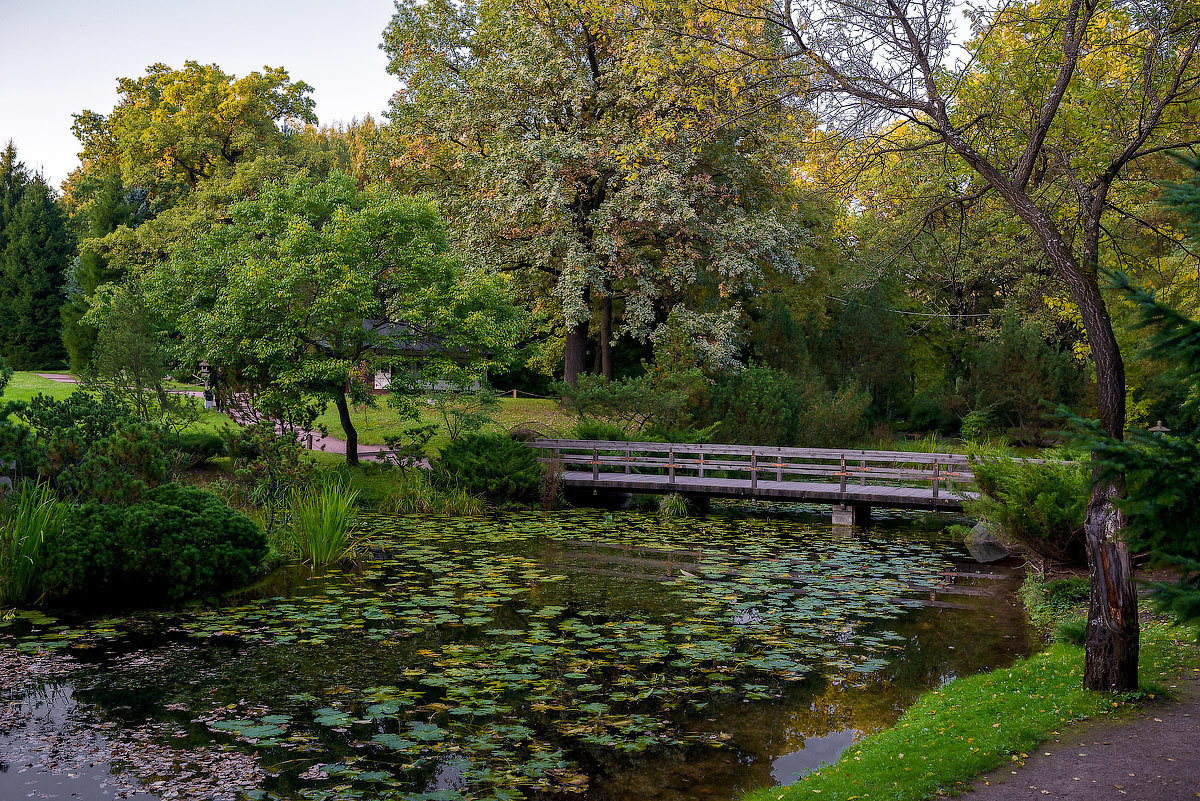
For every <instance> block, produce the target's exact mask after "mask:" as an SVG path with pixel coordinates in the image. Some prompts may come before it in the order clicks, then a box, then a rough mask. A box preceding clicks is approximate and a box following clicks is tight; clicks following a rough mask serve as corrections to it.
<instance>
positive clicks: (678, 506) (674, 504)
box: [658, 492, 690, 518]
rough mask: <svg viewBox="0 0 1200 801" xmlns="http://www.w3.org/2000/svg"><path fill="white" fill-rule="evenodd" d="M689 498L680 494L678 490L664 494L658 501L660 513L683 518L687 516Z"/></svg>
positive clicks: (669, 516) (663, 515) (664, 515)
mask: <svg viewBox="0 0 1200 801" xmlns="http://www.w3.org/2000/svg"><path fill="white" fill-rule="evenodd" d="M689 511H690V510H689V509H688V501H687V498H685V497H683V496H682V495H680V494H679V493H678V492H674V493H671V494H670V495H664V496H662V498H660V499H659V501H658V513H659V515H661V516H662V517H666V518H681V517H687V516H688V512H689Z"/></svg>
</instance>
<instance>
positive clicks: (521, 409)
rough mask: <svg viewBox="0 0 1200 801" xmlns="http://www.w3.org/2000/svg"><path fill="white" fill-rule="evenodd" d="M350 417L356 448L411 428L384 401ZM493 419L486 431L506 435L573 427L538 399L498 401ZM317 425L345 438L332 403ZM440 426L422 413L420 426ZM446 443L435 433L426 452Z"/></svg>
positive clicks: (549, 404) (559, 410)
mask: <svg viewBox="0 0 1200 801" xmlns="http://www.w3.org/2000/svg"><path fill="white" fill-rule="evenodd" d="M350 416H351V419H352V420H353V421H354V427H355V429H357V431H358V442H359V444H360V445H383V444H384V438H385V437H388V436H394V435H398V434H399V433H400V432H402V431H403V430H404V429H405V428H407V427H409V426H411V425H413V423H411V422H409V421H407V420H403V419H401V417H400V415H399V414H398V413H397V412H396V410H395V409H393V408H392V407H390V406H389V405H388V404H387V400H386V399H385V398H382V397H381V398H379V399H378V400H377V402H376V404H375V407H374V408H371V407H366V406H354V407H351V409H350ZM494 417H495V422H494V423H493V424H492V425H491V426H488V430H493V431H508V430H509V429H511V428H513V427H515V426H521V425H525V424H529V425H530V427H532V428H534V429H535V430H538V431H546V432H548V433H555V432H558V433H563V434H569V433H570V431H571V429H572V428H573V427H574V425H575V417H574V415H571V414H570V413H568V412H566V411H564V410H563V409H562V408H561V407H560V406H559V405H558V402H557V401H553V400H546V399H541V398H517V399H515V400H514V399H513V398H501V399H500V406H499V407H498V408H497V410H496V412H495V415H494ZM317 422H318V423H319V424H320V425H323V426H325V429H326V430H327V431H328V432H329V434H330V435H331V436H334V437H338V438H339V439H342V438H344V437H345V434H344V433H343V431H342V424H341V422H340V421H339V420H338V413H337V409H336V408H334V406H333V404H332V403H330V404H329V405H328V406H327V407H326V408H325V413H324V414H322V415H321V416H320V417H318V418H317ZM441 422H442V419H441V417H440V416H438V414H437V413H436V412H434V411H433V410H432V409H427V410H423V411H422V413H421V423H423V424H424V423H437V424H440V423H441ZM447 441H448V438H447V436H446V434H445V432H441V433H439V434H438V435H437V436H436V437H434V439H433V440H432V441H431V442H430V443H429V450H430V452H431V453H438V452H439V451H441V449H442V447H443V446H445V444H446V442H447Z"/></svg>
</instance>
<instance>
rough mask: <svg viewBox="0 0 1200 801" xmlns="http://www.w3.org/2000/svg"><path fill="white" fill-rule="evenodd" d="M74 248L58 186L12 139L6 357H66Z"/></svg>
mask: <svg viewBox="0 0 1200 801" xmlns="http://www.w3.org/2000/svg"><path fill="white" fill-rule="evenodd" d="M73 249H74V242H73V241H72V239H71V236H70V234H69V232H68V231H67V218H66V214H64V213H63V210H62V209H61V208H60V207H59V205H58V203H57V201H56V200H55V198H54V192H53V190H51V189H50V187H49V186H48V185H47V184H46V181H45V180H44V179H43V178H42V177H41V176H40V175H30V173H29V171H28V170H27V169H25V165H23V164H22V163H21V162H20V161H18V160H17V151H16V147H14V146H13V143H12V142H9V143H8V146H7V147H6V148H5V149H4V151H3V153H0V356H2V357H4V358H5V359H6V360H7V361H8V362H9V364H10V365H11V366H12V367H13V368H14V369H18V370H28V369H31V368H38V367H46V366H47V365H50V364H54V363H56V362H58V361H60V360H61V359H62V357H63V349H62V342H61V341H60V338H59V311H58V310H59V307H60V306H61V305H62V284H63V274H64V273H65V271H66V269H67V266H68V264H69V263H70V259H71V253H72V251H73Z"/></svg>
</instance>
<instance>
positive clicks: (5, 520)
mask: <svg viewBox="0 0 1200 801" xmlns="http://www.w3.org/2000/svg"><path fill="white" fill-rule="evenodd" d="M66 510H67V505H66V504H64V503H63V502H62V501H61V500H59V498H58V494H57V493H55V492H54V490H53V489H52V488H51V487H49V486H48V485H45V484H39V483H36V482H33V481H25V482H23V483H22V484H21V485H20V486H19V488H17V489H16V490H14V491H13V492H12V493H10V494H9V495H8V497H7V498H5V497H2V496H0V603H3V604H26V603H30V602H31V601H33V600H35V596H36V594H37V588H38V585H39V578H40V575H41V569H42V560H43V558H44V555H45V549H44V547H43V546H44V543H45V540H46V536H47V534H52V533H55V532H57V531H61V530H62V527H63V523H64V522H65V520H66Z"/></svg>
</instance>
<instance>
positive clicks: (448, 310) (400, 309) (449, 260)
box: [142, 174, 519, 464]
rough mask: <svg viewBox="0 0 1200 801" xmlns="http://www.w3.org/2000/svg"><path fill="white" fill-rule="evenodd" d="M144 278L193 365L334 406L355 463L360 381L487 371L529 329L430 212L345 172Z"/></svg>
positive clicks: (236, 219)
mask: <svg viewBox="0 0 1200 801" xmlns="http://www.w3.org/2000/svg"><path fill="white" fill-rule="evenodd" d="M142 281H143V283H144V286H145V288H146V291H147V297H148V299H149V300H150V302H151V304H152V305H153V306H154V307H155V309H156V311H158V312H160V313H162V314H163V315H164V316H166V317H167V318H168V319H169V320H170V321H171V322H172V324H173V327H174V330H175V331H176V332H178V335H179V336H180V337H182V341H183V343H184V349H185V350H186V352H187V353H188V354H190V356H191V358H193V359H196V360H200V359H204V360H206V361H208V362H209V363H210V364H213V365H218V366H220V367H221V368H222V369H223V370H227V371H231V372H236V373H237V374H238V375H239V376H240V377H241V379H242V380H244V381H247V382H250V383H253V384H256V385H257V386H260V387H266V388H269V389H271V390H273V391H275V392H277V393H278V394H280V395H281V396H287V395H291V396H296V397H298V396H303V395H304V394H310V395H315V396H317V397H320V398H322V399H326V400H332V401H333V402H334V403H335V404H336V406H337V409H338V415H339V418H340V420H341V424H342V428H343V430H344V431H345V435H346V442H347V448H346V459H347V462H349V463H350V464H355V463H357V461H358V450H357V444H358V435H357V432H356V430H355V428H354V425H353V422H352V420H351V418H350V409H349V400H348V399H350V398H354V399H356V400H361V401H363V402H367V401H369V396H368V395H367V394H366V391H365V388H364V387H363V384H362V382H361V381H360V380H358V379H359V377H361V376H363V375H371V374H373V373H374V372H375V371H377V370H384V369H391V370H393V371H394V372H396V373H399V374H401V375H402V376H403V375H407V374H408V373H410V372H416V373H419V374H421V375H422V376H425V377H427V378H429V379H437V378H441V377H442V376H443V375H445V374H446V373H448V372H461V371H464V370H475V371H478V370H481V369H482V368H484V367H486V366H487V365H489V364H493V363H496V362H498V361H500V360H502V359H503V357H504V355H505V351H506V349H507V347H508V343H511V342H513V341H515V340H516V339H517V336H518V332H519V324H518V318H517V315H516V312H515V310H514V309H513V307H512V306H511V304H510V303H509V302H508V300H507V297H506V290H505V286H504V281H503V280H501V279H498V278H495V277H493V276H489V275H485V274H483V273H480V272H478V271H468V270H464V269H463V268H462V267H461V266H460V265H459V264H458V262H457V261H456V260H455V259H454V257H453V256H452V255H451V254H450V253H449V252H448V249H447V246H446V242H445V235H444V233H443V230H442V226H441V222H440V221H439V219H438V217H437V213H436V212H435V211H434V209H433V207H432V206H431V205H430V204H429V203H428V202H426V201H424V200H420V199H416V198H411V197H403V196H400V195H397V194H395V193H394V192H392V191H390V190H388V189H386V188H371V189H367V190H363V191H359V190H358V189H356V188H355V186H354V181H353V180H352V179H350V178H348V177H347V176H345V175H342V174H334V175H333V176H332V177H330V178H329V179H327V180H325V181H319V182H318V181H314V180H312V179H310V178H308V177H306V176H303V175H300V176H295V177H293V178H292V179H291V180H290V181H288V182H287V183H283V184H268V185H266V186H264V187H263V190H262V192H261V193H260V194H259V195H258V196H257V197H255V198H253V199H249V200H243V201H240V202H237V203H235V204H233V205H232V206H231V207H230V209H229V220H228V222H227V224H224V225H218V226H215V227H214V228H213V229H212V230H211V231H210V232H208V233H207V234H205V235H203V236H201V237H199V239H198V240H197V241H194V242H189V243H187V244H186V246H183V247H179V248H177V249H176V250H175V251H174V252H173V253H172V256H171V259H170V261H169V262H168V263H167V264H166V265H164V266H162V267H158V268H156V269H154V270H150V271H147V272H146V273H145V274H144V275H143V276H142ZM398 383H399V381H398Z"/></svg>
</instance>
